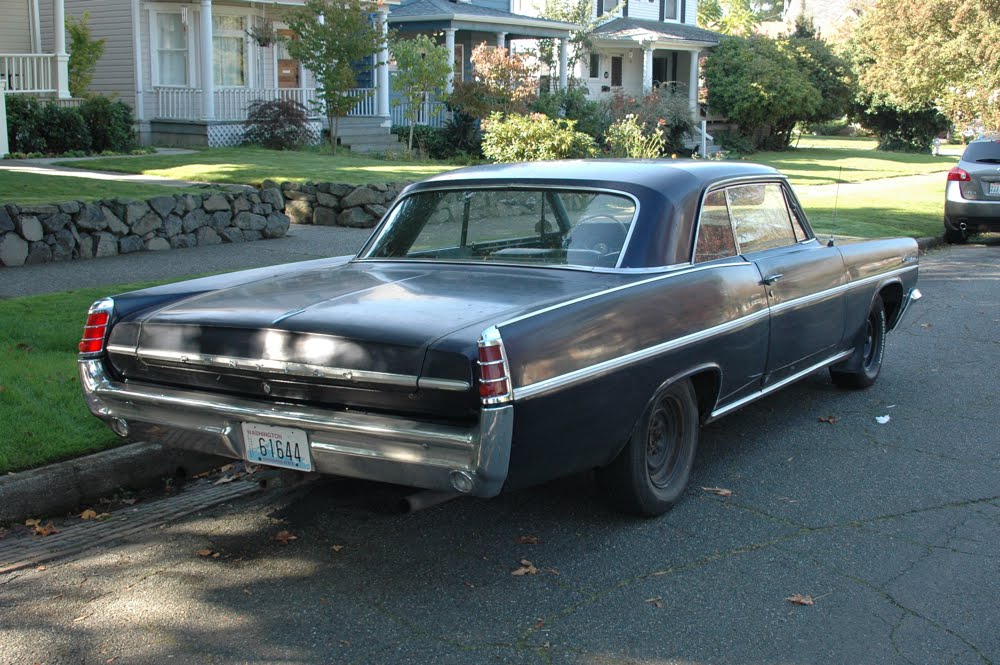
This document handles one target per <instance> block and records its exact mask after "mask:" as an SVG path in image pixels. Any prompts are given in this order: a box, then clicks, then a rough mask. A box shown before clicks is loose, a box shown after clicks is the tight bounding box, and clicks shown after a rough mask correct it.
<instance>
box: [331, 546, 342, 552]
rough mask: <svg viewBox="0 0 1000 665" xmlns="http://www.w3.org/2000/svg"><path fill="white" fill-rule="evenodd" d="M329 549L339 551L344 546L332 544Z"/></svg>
mask: <svg viewBox="0 0 1000 665" xmlns="http://www.w3.org/2000/svg"><path fill="white" fill-rule="evenodd" d="M330 549H331V550H333V551H334V552H339V551H340V550H342V549H344V546H343V545H334V546H332V547H331V548H330Z"/></svg>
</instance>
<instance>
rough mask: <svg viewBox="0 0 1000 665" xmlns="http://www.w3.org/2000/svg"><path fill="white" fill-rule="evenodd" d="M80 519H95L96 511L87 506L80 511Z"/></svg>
mask: <svg viewBox="0 0 1000 665" xmlns="http://www.w3.org/2000/svg"><path fill="white" fill-rule="evenodd" d="M80 519H82V520H94V519H97V511H96V510H94V509H92V508H87V509H86V510H85V511H83V512H82V513H80Z"/></svg>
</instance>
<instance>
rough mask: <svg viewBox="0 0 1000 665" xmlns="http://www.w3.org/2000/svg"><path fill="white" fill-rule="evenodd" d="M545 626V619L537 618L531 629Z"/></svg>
mask: <svg viewBox="0 0 1000 665" xmlns="http://www.w3.org/2000/svg"><path fill="white" fill-rule="evenodd" d="M544 627H545V619H539V620H538V621H536V622H535V625H534V626H532V627H531V629H532V630H540V629H542V628H544Z"/></svg>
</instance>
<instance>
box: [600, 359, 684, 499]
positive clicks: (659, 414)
mask: <svg viewBox="0 0 1000 665" xmlns="http://www.w3.org/2000/svg"><path fill="white" fill-rule="evenodd" d="M698 428H699V420H698V402H697V399H696V398H695V392H694V388H693V387H692V386H691V382H690V381H688V380H687V379H685V380H683V381H678V382H677V383H673V384H671V385H669V386H667V387H666V388H664V389H662V390H660V392H658V393H657V394H656V397H654V398H653V399H652V400H651V401H650V403H649V405H648V406H647V407H646V410H645V411H644V412H643V414H642V418H640V420H639V423H638V425H637V426H636V428H635V431H634V432H633V433H632V436H630V437H629V440H628V443H626V444H625V448H624V449H623V450H622V451H621V453H619V455H618V457H616V458H615V459H614V461H613V462H611V464H609V465H608V466H606V467H604V468H603V469H600V470H599V472H598V473H599V477H600V480H601V481H602V483H603V485H604V486H605V488H606V490H607V491H608V495H609V498H610V499H611V500H612V501H613V502H614V503H615V504H616V505H617V507H618V508H620V509H621V510H623V511H624V512H627V513H630V514H633V515H640V516H643V517H654V516H656V515H662V514H663V513H665V512H667V511H668V510H670V509H671V508H672V507H673V505H674V503H676V502H677V501H678V500H679V499H680V497H681V495H682V494H683V493H684V489H685V488H686V487H687V483H688V478H689V477H690V475H691V466H692V464H693V463H694V454H695V450H696V449H697V447H698Z"/></svg>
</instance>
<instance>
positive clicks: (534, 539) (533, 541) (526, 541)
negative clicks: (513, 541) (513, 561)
mask: <svg viewBox="0 0 1000 665" xmlns="http://www.w3.org/2000/svg"><path fill="white" fill-rule="evenodd" d="M517 544H518V545H541V544H542V539H541V538H539V537H538V536H518V537H517Z"/></svg>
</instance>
